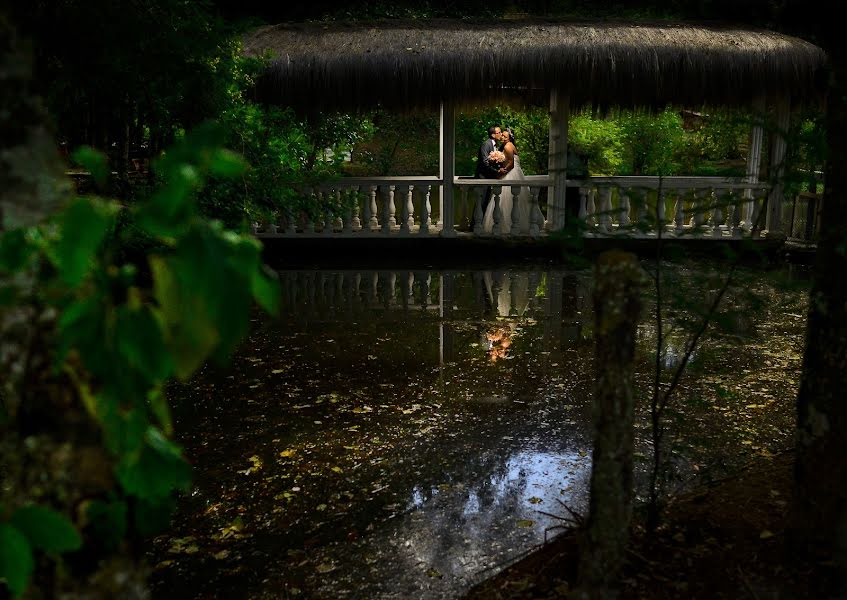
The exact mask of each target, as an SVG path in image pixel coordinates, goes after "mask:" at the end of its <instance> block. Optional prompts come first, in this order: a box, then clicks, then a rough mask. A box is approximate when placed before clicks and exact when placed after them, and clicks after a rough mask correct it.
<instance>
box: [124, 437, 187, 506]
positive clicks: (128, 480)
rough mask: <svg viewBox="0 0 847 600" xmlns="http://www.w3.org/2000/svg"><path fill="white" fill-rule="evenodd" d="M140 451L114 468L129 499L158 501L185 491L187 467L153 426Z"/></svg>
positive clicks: (174, 448)
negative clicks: (137, 498) (175, 492)
mask: <svg viewBox="0 0 847 600" xmlns="http://www.w3.org/2000/svg"><path fill="white" fill-rule="evenodd" d="M144 441H145V443H144V446H143V447H142V449H141V452H139V453H136V454H135V455H131V456H125V457H124V458H123V460H121V463H120V464H119V465H118V480H119V481H120V482H121V485H122V486H123V488H124V490H125V491H126V492H127V493H128V494H131V495H133V496H138V497H139V498H144V499H148V500H151V501H158V500H160V499H162V498H164V497H166V496H168V495H169V494H170V493H171V492H172V491H174V490H183V491H185V490H187V489H188V486H189V485H190V483H191V467H190V466H189V464H188V463H187V462H186V461H185V459H184V458H183V457H182V452H181V451H180V449H179V447H178V446H177V445H176V444H174V443H173V442H171V441H169V440H168V439H167V438H165V437H164V436H163V435H162V432H161V431H159V430H158V429H156V428H155V427H150V428H148V429H147V434H146V436H145V440H144Z"/></svg>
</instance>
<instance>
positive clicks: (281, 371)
mask: <svg viewBox="0 0 847 600" xmlns="http://www.w3.org/2000/svg"><path fill="white" fill-rule="evenodd" d="M271 373H273V374H274V375H279V374H280V373H285V369H274V370H273V371H271Z"/></svg>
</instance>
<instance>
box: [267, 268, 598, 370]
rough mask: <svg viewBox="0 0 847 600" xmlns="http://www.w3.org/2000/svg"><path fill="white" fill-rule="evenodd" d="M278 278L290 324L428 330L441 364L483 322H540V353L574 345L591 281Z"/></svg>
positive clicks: (561, 276)
mask: <svg viewBox="0 0 847 600" xmlns="http://www.w3.org/2000/svg"><path fill="white" fill-rule="evenodd" d="M279 277H280V282H281V283H282V290H283V297H282V312H283V314H285V315H289V317H291V318H292V321H291V323H301V324H309V323H337V322H349V323H351V324H355V323H364V322H380V323H385V322H392V323H393V322H398V323H403V324H405V325H406V326H408V325H409V324H410V323H411V322H412V321H411V320H410V319H413V320H414V323H416V324H417V325H418V326H420V325H425V324H426V323H431V324H433V325H435V326H437V327H438V332H439V334H438V335H439V338H440V355H441V360H442V363H443V362H444V361H450V360H452V358H451V356H452V355H453V340H454V338H455V334H456V332H457V331H467V329H468V327H470V328H474V327H477V326H480V325H481V324H486V323H487V324H502V323H503V322H511V323H527V322H532V323H540V327H541V330H542V332H543V336H542V338H543V344H544V348H545V349H550V348H555V347H560V346H562V345H568V344H572V343H575V342H577V341H579V340H581V339H582V333H581V332H582V323H583V321H584V320H585V319H586V318H588V315H589V313H590V310H591V307H590V302H588V289H587V287H586V286H587V284H588V279H586V278H584V277H578V276H576V275H574V274H571V273H567V272H565V271H562V270H553V269H551V270H546V271H541V270H505V269H497V270H485V271H472V272H459V271H406V270H401V271H390V270H382V271H372V270H362V271H360V270H343V271H314V270H286V271H280V272H279ZM413 313H414V315H413ZM374 317H376V320H374ZM402 328H403V329H407V327H402ZM409 330H410V331H412V330H416V329H415V328H411V329H409ZM417 331H419V330H417Z"/></svg>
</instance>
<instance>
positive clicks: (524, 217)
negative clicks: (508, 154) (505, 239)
mask: <svg viewBox="0 0 847 600" xmlns="http://www.w3.org/2000/svg"><path fill="white" fill-rule="evenodd" d="M523 179H524V174H523V169H521V163H520V160H519V159H518V155H517V154H515V166H514V167H512V170H511V171H509V172H508V173H506V175H505V176H504V177H503V179H501V180H500V181H502V182H503V190H502V192H501V193H500V210H501V211H502V217H501V219H500V231H501V232H502V233H509V232H510V231H511V230H512V203H513V198H512V188H511V186H512V185H521V184H523V187H522V188H521V193H520V196H518V214H519V215H520V220H519V221H518V224H519V227H520V232H521V233H522V234H527V233H529V206H530V202H529V186H528V185H526V183H525V182H524V181H523ZM494 205H495V203H494V194H493V193H492V195H491V200H489V202H488V206H487V207H486V209H485V216H484V217H483V219H482V230H483V231H484V232H486V233H491V232H492V230H493V229H494Z"/></svg>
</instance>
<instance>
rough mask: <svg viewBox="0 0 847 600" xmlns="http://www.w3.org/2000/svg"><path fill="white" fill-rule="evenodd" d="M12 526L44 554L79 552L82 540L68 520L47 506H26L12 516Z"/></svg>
mask: <svg viewBox="0 0 847 600" xmlns="http://www.w3.org/2000/svg"><path fill="white" fill-rule="evenodd" d="M11 523H12V525H14V526H15V527H17V528H18V530H20V531H21V532H22V533H23V534H24V535H26V537H27V538H28V539H29V541H30V543H31V544H32V546H33V547H34V548H37V549H38V550H43V551H44V552H55V553H57V554H61V553H63V552H71V551H73V550H79V548H80V547H81V546H82V538H81V537H80V536H79V533H78V532H77V530H76V529H75V528H74V526H73V523H71V522H70V520H68V518H67V517H66V516H65V515H63V514H61V513H58V512H56V511H55V510H53V509H52V508H47V507H46V506H39V505H36V504H32V505H30V506H24V507H23V508H19V509H18V510H16V511H15V514H13V515H12V520H11Z"/></svg>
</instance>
